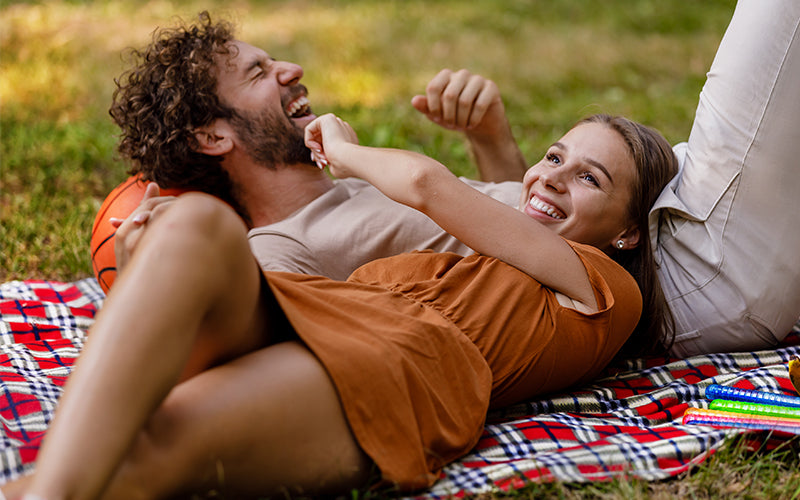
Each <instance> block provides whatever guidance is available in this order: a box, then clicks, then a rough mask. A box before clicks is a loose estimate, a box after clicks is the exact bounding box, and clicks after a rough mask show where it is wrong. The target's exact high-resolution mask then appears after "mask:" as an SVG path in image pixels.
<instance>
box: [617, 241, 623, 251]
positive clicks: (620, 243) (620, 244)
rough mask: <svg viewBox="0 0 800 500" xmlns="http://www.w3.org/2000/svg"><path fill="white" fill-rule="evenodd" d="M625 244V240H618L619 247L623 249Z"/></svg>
mask: <svg viewBox="0 0 800 500" xmlns="http://www.w3.org/2000/svg"><path fill="white" fill-rule="evenodd" d="M624 246H625V242H624V241H622V240H617V248H619V249H620V250H622V247H624Z"/></svg>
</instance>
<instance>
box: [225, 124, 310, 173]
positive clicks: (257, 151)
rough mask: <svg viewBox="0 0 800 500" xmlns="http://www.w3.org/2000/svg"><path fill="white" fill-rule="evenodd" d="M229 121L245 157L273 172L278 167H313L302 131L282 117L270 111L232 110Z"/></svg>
mask: <svg viewBox="0 0 800 500" xmlns="http://www.w3.org/2000/svg"><path fill="white" fill-rule="evenodd" d="M230 122H231V124H232V125H233V128H234V130H235V131H236V134H237V135H238V136H239V139H240V140H241V141H242V144H243V145H244V147H245V150H246V151H247V154H249V155H250V156H252V157H253V159H254V160H255V161H256V162H257V163H259V164H261V165H263V166H265V167H267V168H273V169H274V168H276V167H277V166H278V165H294V164H298V163H301V164H308V165H313V163H314V162H313V161H312V160H311V151H310V150H309V149H308V148H307V147H306V145H305V141H304V140H303V130H302V129H301V128H299V127H297V126H295V125H294V123H292V122H291V121H290V120H289V119H288V118H286V117H285V116H283V115H281V116H275V114H274V113H272V112H270V111H269V110H265V111H264V112H263V113H250V112H247V111H240V110H234V113H233V117H232V118H231V120H230Z"/></svg>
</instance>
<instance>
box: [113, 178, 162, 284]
mask: <svg viewBox="0 0 800 500" xmlns="http://www.w3.org/2000/svg"><path fill="white" fill-rule="evenodd" d="M160 193H161V191H160V188H159V187H158V184H156V183H155V182H151V183H149V184H148V185H147V187H146V188H145V192H144V195H143V196H142V201H141V202H140V203H139V206H138V207H136V210H134V211H133V212H131V214H130V215H129V216H128V217H127V218H125V219H118V218H115V217H112V218H110V219H109V222H110V223H111V225H112V226H114V227H116V228H117V231H116V233H115V234H114V258H115V259H116V268H117V274H119V273H120V272H121V271H122V269H123V267H124V266H125V264H127V262H128V261H129V260H130V258H131V255H133V252H134V251H135V250H136V245H137V244H138V243H139V240H140V239H141V238H142V234H144V229H145V224H146V223H147V221H149V220H152V219H154V218H155V217H157V216H158V215H159V214H161V213H163V211H164V210H166V208H167V207H168V206H169V205H170V203H172V202H173V201H175V199H176V197H175V196H161V195H160Z"/></svg>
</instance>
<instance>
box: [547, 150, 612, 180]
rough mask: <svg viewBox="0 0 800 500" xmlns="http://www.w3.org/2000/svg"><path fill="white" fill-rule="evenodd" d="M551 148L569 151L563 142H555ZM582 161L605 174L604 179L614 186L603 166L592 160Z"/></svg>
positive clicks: (585, 159)
mask: <svg viewBox="0 0 800 500" xmlns="http://www.w3.org/2000/svg"><path fill="white" fill-rule="evenodd" d="M553 146H555V147H557V148H559V149H563V150H564V151H569V148H568V147H567V145H566V144H564V143H563V142H558V141H556V142H554V143H553ZM551 147H552V146H551ZM582 160H583V161H585V162H586V163H588V164H589V165H592V166H594V167H596V168H598V169H600V170H602V171H603V173H604V174H606V177H608V180H609V181H611V184H614V178H613V177H611V174H610V173H609V171H608V169H607V168H606V166H605V165H603V164H602V163H600V162H599V161H597V160H594V159H592V158H587V157H583V158H582Z"/></svg>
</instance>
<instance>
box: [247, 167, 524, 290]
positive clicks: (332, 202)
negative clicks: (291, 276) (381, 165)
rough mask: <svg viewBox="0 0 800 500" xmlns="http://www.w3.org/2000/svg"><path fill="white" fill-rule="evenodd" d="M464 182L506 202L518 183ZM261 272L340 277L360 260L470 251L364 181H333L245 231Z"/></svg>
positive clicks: (514, 197)
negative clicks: (276, 218)
mask: <svg viewBox="0 0 800 500" xmlns="http://www.w3.org/2000/svg"><path fill="white" fill-rule="evenodd" d="M462 180H463V181H464V182H466V183H467V184H469V185H471V186H473V187H474V188H476V189H478V190H479V191H481V192H483V193H485V194H487V195H489V196H491V197H493V198H495V199H497V200H499V201H502V202H503V203H505V204H507V205H510V206H517V204H518V203H519V195H520V190H521V186H522V185H521V183H519V182H502V183H485V182H478V181H474V180H470V179H466V178H462ZM248 238H249V240H250V247H251V249H252V251H253V254H254V255H255V256H256V259H258V262H259V264H260V266H261V269H263V270H265V271H286V272H295V273H302V274H311V275H320V276H327V277H329V278H333V279H336V280H344V279H347V277H348V276H350V273H352V272H353V271H354V270H356V269H357V268H358V267H360V266H361V265H362V264H365V263H367V262H370V261H373V260H375V259H378V258H382V257H388V256H391V255H397V254H400V253H403V252H409V251H412V250H425V249H432V250H436V251H439V252H445V251H449V252H456V253H459V254H461V255H468V254H470V253H472V250H471V249H469V248H468V247H467V246H466V245H464V244H463V243H461V242H459V241H458V240H456V239H455V238H453V237H452V236H450V235H449V234H447V233H446V232H444V231H443V230H442V229H441V228H440V227H439V226H438V225H437V224H436V223H435V222H433V221H432V220H431V219H429V218H428V217H427V216H426V215H424V214H422V213H420V212H418V211H416V210H414V209H413V208H409V207H407V206H405V205H402V204H400V203H397V202H394V201H392V200H391V199H389V198H387V197H386V196H385V195H384V194H383V193H381V192H380V191H378V190H377V189H376V188H375V187H373V186H372V185H371V184H369V183H368V182H366V181H363V180H360V179H338V180H336V183H335V185H334V187H333V189H331V190H330V191H328V192H327V193H325V194H323V195H322V196H320V197H318V198H317V199H315V200H314V201H312V202H311V203H309V204H308V205H306V206H305V207H303V208H301V209H300V210H298V211H297V212H295V213H294V214H292V215H291V216H289V217H288V218H286V219H284V220H282V221H280V222H277V223H275V224H271V225H268V226H262V227H256V228H253V229H251V230H250V232H249V233H248Z"/></svg>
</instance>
